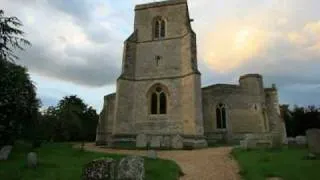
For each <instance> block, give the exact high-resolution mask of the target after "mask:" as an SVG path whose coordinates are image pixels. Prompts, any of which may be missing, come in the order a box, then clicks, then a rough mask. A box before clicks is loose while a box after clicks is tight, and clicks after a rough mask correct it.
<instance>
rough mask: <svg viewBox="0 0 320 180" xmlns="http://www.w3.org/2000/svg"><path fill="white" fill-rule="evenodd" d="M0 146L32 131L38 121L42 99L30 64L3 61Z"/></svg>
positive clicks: (0, 101) (0, 85)
mask: <svg viewBox="0 0 320 180" xmlns="http://www.w3.org/2000/svg"><path fill="white" fill-rule="evenodd" d="M0 89H1V91H0V126H2V130H1V132H0V146H1V145H4V144H12V143H13V142H14V140H15V139H16V138H18V137H19V136H21V135H30V136H31V134H28V129H31V128H32V127H33V125H34V124H35V123H36V118H37V112H38V108H39V104H40V101H39V100H38V99H37V98H36V91H35V86H34V85H33V83H32V81H31V80H30V77H29V74H28V73H27V70H26V68H24V67H21V66H19V65H16V64H13V63H11V62H7V61H0Z"/></svg>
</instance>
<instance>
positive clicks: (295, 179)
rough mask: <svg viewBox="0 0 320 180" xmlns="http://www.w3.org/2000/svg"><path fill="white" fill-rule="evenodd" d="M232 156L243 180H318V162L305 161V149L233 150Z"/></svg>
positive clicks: (319, 165)
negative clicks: (277, 178)
mask: <svg viewBox="0 0 320 180" xmlns="http://www.w3.org/2000/svg"><path fill="white" fill-rule="evenodd" d="M232 154H233V156H234V157H235V158H236V160H237V161H238V163H239V165H240V169H241V170H240V174H241V175H242V177H243V178H244V179H245V180H265V179H266V178H267V177H281V178H282V179H284V180H313V179H314V180H315V179H320V172H319V170H320V169H319V168H320V160H319V159H317V160H307V159H306V156H307V154H308V150H307V149H306V148H282V149H278V150H271V149H269V150H268V149H258V150H248V151H246V150H242V149H234V150H233V152H232Z"/></svg>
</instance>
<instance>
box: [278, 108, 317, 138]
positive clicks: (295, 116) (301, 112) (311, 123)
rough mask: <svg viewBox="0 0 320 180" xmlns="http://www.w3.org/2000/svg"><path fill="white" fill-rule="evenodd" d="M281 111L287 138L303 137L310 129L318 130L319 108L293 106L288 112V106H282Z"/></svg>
mask: <svg viewBox="0 0 320 180" xmlns="http://www.w3.org/2000/svg"><path fill="white" fill-rule="evenodd" d="M281 111H282V116H283V118H284V120H285V124H286V129H287V136H289V137H295V136H299V135H305V133H306V130H308V129H310V128H320V108H316V107H315V106H308V107H299V106H294V108H293V110H290V109H289V108H288V105H282V106H281Z"/></svg>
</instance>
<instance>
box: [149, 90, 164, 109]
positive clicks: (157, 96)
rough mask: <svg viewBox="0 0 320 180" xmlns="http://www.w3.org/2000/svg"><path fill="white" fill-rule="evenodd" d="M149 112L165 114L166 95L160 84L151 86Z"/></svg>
mask: <svg viewBox="0 0 320 180" xmlns="http://www.w3.org/2000/svg"><path fill="white" fill-rule="evenodd" d="M150 113H151V114H167V95H166V92H165V91H164V89H163V88H162V87H161V86H156V87H153V88H152V90H151V97H150Z"/></svg>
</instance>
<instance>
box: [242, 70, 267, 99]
mask: <svg viewBox="0 0 320 180" xmlns="http://www.w3.org/2000/svg"><path fill="white" fill-rule="evenodd" d="M239 83H240V86H241V87H242V88H244V89H247V90H248V92H249V93H250V94H252V95H257V96H260V95H263V94H264V91H263V79H262V76H261V75H260V74H246V75H243V76H240V79H239Z"/></svg>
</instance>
